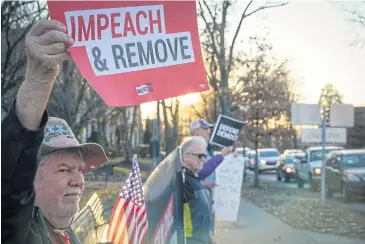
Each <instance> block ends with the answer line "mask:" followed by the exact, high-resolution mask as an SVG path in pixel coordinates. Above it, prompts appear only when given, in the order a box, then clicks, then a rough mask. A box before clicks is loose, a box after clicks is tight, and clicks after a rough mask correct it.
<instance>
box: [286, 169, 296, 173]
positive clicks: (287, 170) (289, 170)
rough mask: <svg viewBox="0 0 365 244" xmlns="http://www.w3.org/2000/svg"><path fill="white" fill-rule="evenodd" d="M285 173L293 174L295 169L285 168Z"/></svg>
mask: <svg viewBox="0 0 365 244" xmlns="http://www.w3.org/2000/svg"><path fill="white" fill-rule="evenodd" d="M285 172H287V173H291V172H295V169H294V168H286V169H285Z"/></svg>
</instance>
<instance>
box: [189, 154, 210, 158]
mask: <svg viewBox="0 0 365 244" xmlns="http://www.w3.org/2000/svg"><path fill="white" fill-rule="evenodd" d="M188 154H191V155H194V156H197V157H198V158H199V159H202V158H207V155H206V154H205V153H188Z"/></svg>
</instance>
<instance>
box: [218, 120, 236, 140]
mask: <svg viewBox="0 0 365 244" xmlns="http://www.w3.org/2000/svg"><path fill="white" fill-rule="evenodd" d="M239 134H240V130H239V129H236V128H233V127H231V126H228V125H224V124H220V125H219V127H218V131H217V134H216V135H217V136H220V137H223V138H226V139H229V140H231V141H236V140H237V138H238V136H239Z"/></svg>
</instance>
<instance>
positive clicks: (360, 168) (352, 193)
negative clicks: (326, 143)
mask: <svg viewBox="0 0 365 244" xmlns="http://www.w3.org/2000/svg"><path fill="white" fill-rule="evenodd" d="M334 192H341V193H342V194H343V196H344V198H345V201H346V202H348V201H350V200H351V199H352V198H364V197H365V149H356V150H341V151H336V152H332V153H330V154H329V155H328V157H327V159H326V193H327V196H328V197H332V196H333V193H334Z"/></svg>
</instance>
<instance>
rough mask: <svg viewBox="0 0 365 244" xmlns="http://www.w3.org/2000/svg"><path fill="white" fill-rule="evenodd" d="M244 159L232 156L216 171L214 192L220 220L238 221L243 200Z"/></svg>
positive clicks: (216, 212)
mask: <svg viewBox="0 0 365 244" xmlns="http://www.w3.org/2000/svg"><path fill="white" fill-rule="evenodd" d="M244 165H245V164H244V158H243V157H241V156H234V155H233V154H230V155H228V156H226V157H225V158H224V161H223V162H222V163H221V164H220V165H219V166H218V168H217V169H216V177H217V181H216V182H217V185H218V186H217V187H216V188H215V190H214V202H215V216H216V218H217V219H219V220H226V221H237V214H238V210H239V206H240V200H241V188H242V178H243V170H244Z"/></svg>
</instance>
